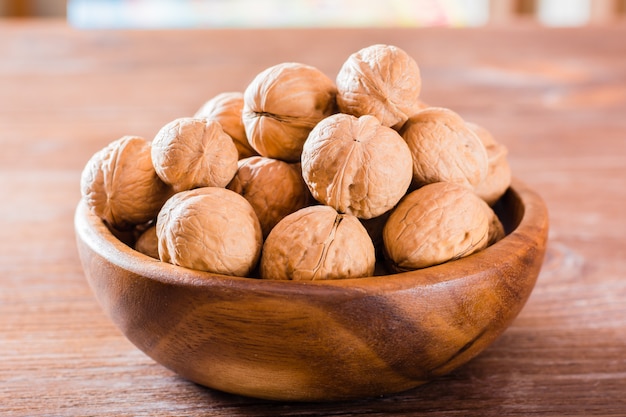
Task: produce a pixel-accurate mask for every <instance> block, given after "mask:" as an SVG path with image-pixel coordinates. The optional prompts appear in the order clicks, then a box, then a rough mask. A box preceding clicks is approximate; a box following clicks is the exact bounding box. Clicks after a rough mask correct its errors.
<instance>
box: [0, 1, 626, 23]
mask: <svg viewBox="0 0 626 417" xmlns="http://www.w3.org/2000/svg"><path fill="white" fill-rule="evenodd" d="M0 16H17V17H30V16H41V17H66V18H67V20H68V22H69V23H70V24H71V25H72V26H75V27H78V28H197V27H285V26H291V27H323V26H326V27H328V26H335V27H336V26H343V27H350V26H353V27H357V26H360V27H364V26H365V27H383V26H387V27H388V26H399V27H415V26H449V27H464V26H481V25H487V24H507V23H509V22H511V21H514V20H515V21H520V20H523V21H532V22H537V23H538V24H541V25H546V26H581V25H590V24H604V23H608V22H610V21H614V20H624V19H626V0H67V1H66V0H0Z"/></svg>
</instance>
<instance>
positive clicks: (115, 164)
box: [80, 136, 171, 229]
mask: <svg viewBox="0 0 626 417" xmlns="http://www.w3.org/2000/svg"><path fill="white" fill-rule="evenodd" d="M80 189H81V194H82V197H83V199H84V200H85V202H86V203H87V206H88V207H89V209H90V210H91V211H92V212H93V213H95V214H96V215H97V216H98V217H100V218H101V219H103V220H104V221H105V222H106V223H107V224H108V225H109V226H111V227H113V228H115V229H128V228H132V226H134V225H137V224H142V223H146V222H148V221H150V220H152V219H154V218H155V217H156V215H157V214H158V212H159V210H160V209H161V206H162V205H163V203H164V202H165V200H167V198H168V197H169V196H170V195H171V189H170V188H169V187H168V186H167V185H166V184H165V183H164V182H163V181H161V179H160V178H159V177H158V176H157V174H156V172H155V170H154V167H153V166H152V158H151V149H150V142H148V141H147V140H146V139H144V138H141V137H137V136H124V137H122V138H120V139H118V140H116V141H113V142H111V143H110V144H109V145H107V146H106V147H105V148H103V149H101V150H100V151H98V152H96V153H95V154H94V155H93V156H92V157H91V158H90V159H89V161H88V162H87V164H86V165H85V168H84V169H83V172H82V175H81V178H80Z"/></svg>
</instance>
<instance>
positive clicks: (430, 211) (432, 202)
mask: <svg viewBox="0 0 626 417" xmlns="http://www.w3.org/2000/svg"><path fill="white" fill-rule="evenodd" d="M488 208H489V207H488V206H487V204H486V203H485V202H484V201H483V200H481V199H480V198H479V197H478V196H477V195H476V194H474V193H473V192H472V191H471V190H468V189H467V188H464V187H461V186H459V185H456V184H453V183H445V182H439V183H433V184H429V185H425V186H424V187H422V188H420V189H418V190H416V191H413V192H411V193H410V194H408V195H407V196H406V197H405V198H404V199H403V200H402V201H401V202H400V204H398V206H397V207H396V208H395V209H394V211H393V212H392V213H391V215H390V216H389V219H388V220H387V223H386V224H385V228H384V230H383V239H384V244H385V251H386V255H387V256H388V258H389V260H390V261H391V262H390V263H391V267H392V268H393V269H394V270H396V271H407V270H413V269H419V268H425V267H428V266H432V265H437V264H441V263H443V262H447V261H450V260H453V259H458V258H461V257H463V256H467V255H470V254H472V253H474V252H476V251H478V250H481V249H483V248H485V247H486V246H487V244H488V239H489V224H490V220H491V219H490V218H489V215H488V211H487V209H488Z"/></svg>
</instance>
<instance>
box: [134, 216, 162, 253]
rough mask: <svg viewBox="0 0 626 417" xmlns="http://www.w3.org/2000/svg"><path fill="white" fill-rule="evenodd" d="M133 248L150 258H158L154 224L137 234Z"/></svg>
mask: <svg viewBox="0 0 626 417" xmlns="http://www.w3.org/2000/svg"><path fill="white" fill-rule="evenodd" d="M135 250H136V251H138V252H141V253H143V254H144V255H148V256H149V257H151V258H155V259H159V239H158V238H157V234H156V225H154V224H153V225H152V226H150V227H148V228H147V229H146V230H144V231H143V232H142V233H141V234H140V235H139V237H138V238H137V241H136V242H135Z"/></svg>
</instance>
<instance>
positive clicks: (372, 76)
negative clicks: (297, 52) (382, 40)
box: [336, 45, 422, 129]
mask: <svg viewBox="0 0 626 417" xmlns="http://www.w3.org/2000/svg"><path fill="white" fill-rule="evenodd" d="M336 84H337V105H338V107H339V111H340V112H342V113H348V114H352V115H354V116H363V115H366V114H370V115H373V116H376V117H377V118H378V119H379V120H380V121H381V123H382V124H383V125H385V126H389V127H393V128H396V129H397V128H399V127H400V126H402V125H403V124H404V122H405V121H406V120H407V119H408V118H409V117H410V116H411V115H412V114H414V113H416V112H417V111H418V110H419V109H420V106H421V103H420V101H419V99H418V97H419V94H420V90H421V86H422V81H421V76H420V70H419V67H418V65H417V63H416V62H415V60H413V58H411V57H410V56H409V55H408V54H407V53H406V52H405V51H403V50H402V49H400V48H398V47H396V46H392V45H372V46H368V47H366V48H363V49H361V50H359V51H357V52H355V53H353V54H352V55H350V56H349V57H348V59H347V60H346V61H345V62H344V64H343V65H342V67H341V69H340V70H339V73H338V74H337V79H336Z"/></svg>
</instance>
